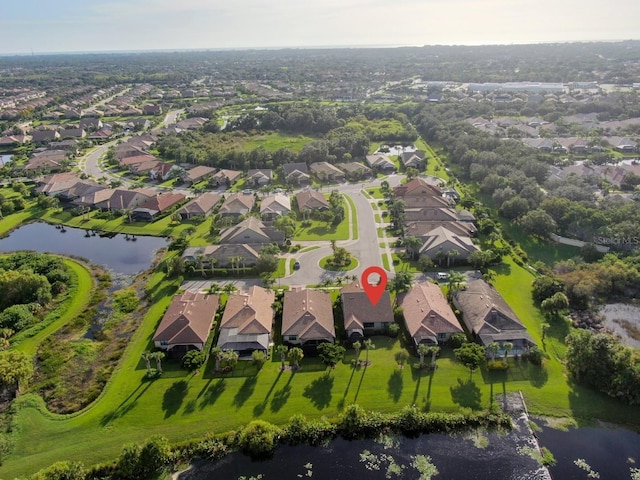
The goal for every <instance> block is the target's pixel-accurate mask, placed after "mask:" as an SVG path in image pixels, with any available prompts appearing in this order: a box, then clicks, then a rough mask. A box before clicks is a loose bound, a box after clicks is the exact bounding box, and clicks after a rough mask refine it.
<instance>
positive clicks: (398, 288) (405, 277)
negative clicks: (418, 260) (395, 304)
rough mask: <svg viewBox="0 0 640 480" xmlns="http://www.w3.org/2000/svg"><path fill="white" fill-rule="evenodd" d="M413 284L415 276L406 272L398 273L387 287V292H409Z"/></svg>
mask: <svg viewBox="0 0 640 480" xmlns="http://www.w3.org/2000/svg"><path fill="white" fill-rule="evenodd" d="M412 282H413V275H412V274H411V273H409V272H406V271H400V272H396V274H395V276H394V277H393V278H392V279H391V281H390V282H389V284H388V285H387V290H391V291H392V292H394V293H395V294H396V296H397V295H398V294H399V293H402V292H407V291H409V289H410V288H411V283H412Z"/></svg>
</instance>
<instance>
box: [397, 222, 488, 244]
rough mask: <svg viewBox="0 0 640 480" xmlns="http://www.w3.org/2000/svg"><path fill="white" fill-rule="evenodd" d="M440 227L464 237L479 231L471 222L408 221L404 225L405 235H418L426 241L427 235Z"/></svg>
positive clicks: (471, 235)
mask: <svg viewBox="0 0 640 480" xmlns="http://www.w3.org/2000/svg"><path fill="white" fill-rule="evenodd" d="M438 227H443V228H445V229H447V230H449V231H450V232H451V233H453V234H454V235H458V236H463V237H473V236H475V235H476V233H477V229H476V227H475V225H474V224H473V223H469V222H442V221H431V222H423V221H420V222H413V221H407V224H406V225H405V227H404V235H405V237H418V238H420V239H421V240H422V241H423V242H424V241H425V239H426V236H427V235H428V234H429V233H430V232H431V231H433V230H435V229H436V228H438Z"/></svg>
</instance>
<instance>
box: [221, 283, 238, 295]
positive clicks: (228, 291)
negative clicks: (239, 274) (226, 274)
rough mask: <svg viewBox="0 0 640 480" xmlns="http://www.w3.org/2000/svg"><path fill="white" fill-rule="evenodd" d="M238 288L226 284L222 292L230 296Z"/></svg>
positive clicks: (231, 284)
mask: <svg viewBox="0 0 640 480" xmlns="http://www.w3.org/2000/svg"><path fill="white" fill-rule="evenodd" d="M237 289H238V288H237V287H236V286H235V285H234V284H233V283H226V284H225V285H224V287H222V291H223V292H224V293H226V294H228V295H231V294H232V293H233V292H235V291H236V290H237Z"/></svg>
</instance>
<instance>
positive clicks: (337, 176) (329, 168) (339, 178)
mask: <svg viewBox="0 0 640 480" xmlns="http://www.w3.org/2000/svg"><path fill="white" fill-rule="evenodd" d="M309 170H311V173H313V174H314V175H315V176H316V177H317V178H318V180H320V181H322V182H332V183H338V182H344V180H345V175H344V172H343V171H342V170H340V169H339V168H338V167H336V166H334V165H332V164H330V163H329V162H316V163H312V164H311V165H310V166H309Z"/></svg>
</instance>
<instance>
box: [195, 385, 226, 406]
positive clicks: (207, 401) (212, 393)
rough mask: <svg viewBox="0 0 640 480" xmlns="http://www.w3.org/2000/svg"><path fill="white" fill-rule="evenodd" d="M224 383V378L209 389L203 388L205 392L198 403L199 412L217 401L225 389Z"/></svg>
mask: <svg viewBox="0 0 640 480" xmlns="http://www.w3.org/2000/svg"><path fill="white" fill-rule="evenodd" d="M224 382H225V380H224V378H221V379H220V380H218V381H217V382H216V384H215V385H213V386H212V387H209V388H206V387H205V388H206V390H205V391H204V393H203V398H202V400H201V401H200V410H202V409H203V408H204V407H206V406H207V405H211V404H213V403H216V400H218V397H219V396H220V395H222V393H223V392H224V390H225V389H226V388H227V386H226V384H225V383H224Z"/></svg>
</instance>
